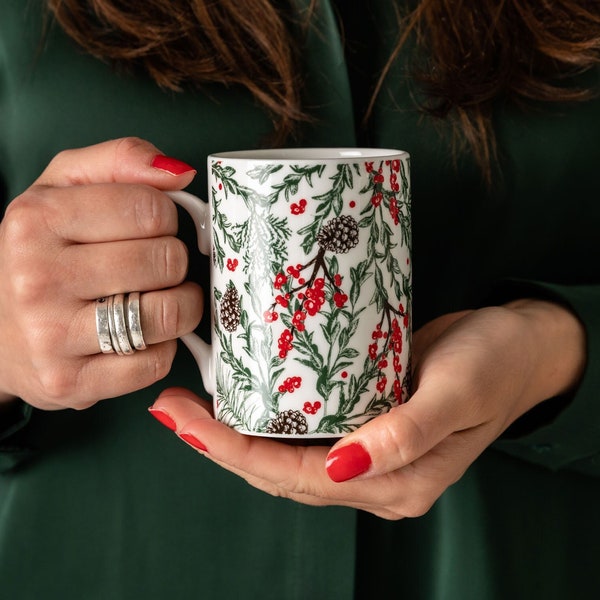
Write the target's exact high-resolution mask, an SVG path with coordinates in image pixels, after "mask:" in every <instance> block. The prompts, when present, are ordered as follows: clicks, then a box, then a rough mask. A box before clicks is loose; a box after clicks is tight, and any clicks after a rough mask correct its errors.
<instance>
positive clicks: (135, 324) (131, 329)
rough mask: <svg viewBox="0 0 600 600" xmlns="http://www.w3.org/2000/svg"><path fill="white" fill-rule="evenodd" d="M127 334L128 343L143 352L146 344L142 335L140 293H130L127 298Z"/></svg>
mask: <svg viewBox="0 0 600 600" xmlns="http://www.w3.org/2000/svg"><path fill="white" fill-rule="evenodd" d="M126 318H127V319H126V320H127V332H128V334H129V341H130V342H131V345H132V346H133V347H134V348H135V349H136V350H145V349H146V342H145V341H144V335H143V334H142V323H141V317H140V293H139V292H131V293H130V294H129V295H128V296H127V311H126Z"/></svg>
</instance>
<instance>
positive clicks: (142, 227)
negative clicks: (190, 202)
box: [133, 185, 177, 237]
mask: <svg viewBox="0 0 600 600" xmlns="http://www.w3.org/2000/svg"><path fill="white" fill-rule="evenodd" d="M133 213H134V219H135V223H136V226H137V228H138V230H139V231H140V232H141V233H142V235H144V236H146V237H155V236H158V235H165V234H175V233H176V231H177V220H176V215H177V212H176V210H175V208H174V207H173V205H172V203H171V202H166V201H165V198H164V195H163V194H160V193H159V192H158V191H157V190H155V189H154V188H151V187H150V186H142V185H141V186H139V187H138V189H137V193H136V195H135V198H134V204H133Z"/></svg>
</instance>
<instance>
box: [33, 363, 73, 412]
mask: <svg viewBox="0 0 600 600" xmlns="http://www.w3.org/2000/svg"><path fill="white" fill-rule="evenodd" d="M39 385H40V391H41V394H42V395H43V397H44V399H45V400H47V401H49V402H51V403H53V404H57V405H65V404H67V403H69V400H70V399H72V397H73V396H74V393H75V392H76V391H77V388H78V386H77V375H76V373H75V372H74V371H73V370H72V369H66V368H64V365H60V366H59V365H56V366H52V367H46V368H45V369H43V370H42V371H40V373H39Z"/></svg>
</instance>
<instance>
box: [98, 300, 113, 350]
mask: <svg viewBox="0 0 600 600" xmlns="http://www.w3.org/2000/svg"><path fill="white" fill-rule="evenodd" d="M108 321H109V317H108V299H107V298H98V300H96V332H97V333H98V344H99V346H100V351H101V352H102V353H103V354H110V353H111V352H114V349H113V345H112V339H111V336H110V328H109V324H108Z"/></svg>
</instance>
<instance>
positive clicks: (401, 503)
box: [151, 300, 585, 519]
mask: <svg viewBox="0 0 600 600" xmlns="http://www.w3.org/2000/svg"><path fill="white" fill-rule="evenodd" d="M413 364H414V386H413V395H412V397H411V398H410V401H409V402H407V403H405V404H403V405H401V406H398V407H396V408H394V409H392V410H391V411H390V412H389V413H387V414H385V415H382V416H380V417H377V418H375V419H373V420H372V421H370V422H369V423H367V424H365V425H363V426H362V427H360V428H359V429H357V430H356V431H354V432H352V433H350V434H348V435H347V436H345V437H344V438H343V439H341V440H339V441H338V442H337V443H336V444H335V445H334V446H333V447H332V448H328V447H324V446H297V445H290V444H286V443H282V442H280V441H276V440H274V439H267V438H261V437H251V436H247V435H242V434H240V433H237V432H236V431H234V430H233V429H231V428H229V427H227V426H225V425H223V424H222V423H219V422H218V421H216V420H215V419H214V418H213V417H212V411H211V409H210V405H209V404H208V403H207V402H205V401H203V400H201V399H200V398H198V397H197V396H196V395H195V394H193V393H192V392H190V391H188V390H185V389H182V388H171V389H168V390H165V391H164V392H163V393H162V394H161V396H160V397H159V398H158V400H157V401H156V403H155V404H154V406H153V407H152V408H151V412H152V413H153V414H154V415H155V416H156V417H157V418H158V419H159V420H161V421H162V422H163V423H164V424H167V425H168V426H171V428H173V429H174V430H176V431H177V433H178V435H179V436H180V437H181V438H182V439H184V440H185V441H186V442H187V443H189V444H190V445H191V446H193V447H195V448H196V449H197V450H199V451H200V452H202V453H203V454H204V455H205V456H207V457H208V458H210V459H211V460H213V461H214V462H216V463H217V464H219V465H221V466H222V467H224V468H225V469H227V470H229V471H231V472H233V473H236V474H237V475H239V476H241V477H243V478H244V479H245V480H246V481H247V482H248V483H250V484H251V485H253V486H255V487H257V488H259V489H261V490H264V491H266V492H268V493H270V494H273V495H276V496H283V497H286V498H291V499H293V500H296V501H298V502H302V503H305V504H311V505H320V506H323V505H342V506H351V507H354V508H358V509H362V510H365V511H368V512H371V513H373V514H375V515H378V516H380V517H383V518H387V519H399V518H402V517H414V516H419V515H422V514H424V513H425V512H426V511H427V510H428V509H429V508H430V507H431V506H432V504H433V503H434V502H435V501H436V500H437V499H438V498H439V496H440V495H441V494H442V493H443V492H444V490H445V489H446V488H448V487H449V486H450V485H452V484H453V483H454V482H456V481H457V480H458V479H459V478H460V477H461V476H462V474H463V473H464V472H465V470H466V469H467V468H468V467H469V465H471V463H472V462H473V461H474V460H475V459H476V458H477V456H479V454H480V453H481V452H482V451H483V450H484V449H485V448H486V447H487V446H489V445H490V444H491V443H492V442H493V441H494V440H495V439H496V438H497V437H498V436H499V435H500V434H501V433H502V432H503V431H504V430H505V429H506V428H507V427H508V426H509V425H510V423H512V422H513V421H514V420H515V419H517V418H518V417H519V416H521V415H522V414H523V413H525V412H526V411H528V410H529V409H530V408H532V407H533V406H534V405H536V404H538V403H539V402H542V401H543V400H545V399H547V398H550V397H552V396H555V395H557V394H559V393H562V392H565V391H567V390H568V389H569V388H570V387H572V386H574V385H575V384H576V383H577V381H578V379H579V377H580V376H581V373H582V370H583V368H584V364H585V334H584V330H583V327H582V325H581V324H580V323H579V321H578V319H577V318H576V317H575V316H574V315H573V314H572V313H570V312H569V311H568V310H567V309H565V308H563V307H561V306H560V305H558V304H553V303H550V302H545V301H540V300H520V301H515V302H513V303H510V304H508V305H505V306H503V307H491V308H484V309H480V310H476V311H469V312H463V313H454V314H449V315H444V316H443V317H440V318H438V319H435V320H434V321H432V322H430V323H428V324H427V325H426V326H425V327H423V328H422V329H420V330H419V331H417V332H415V334H414V337H413Z"/></svg>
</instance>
